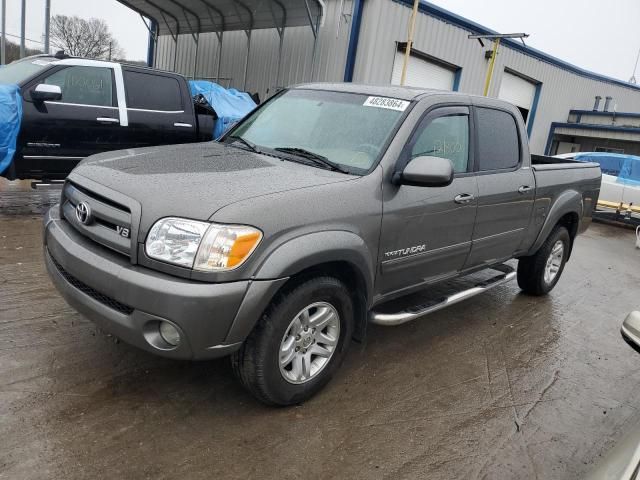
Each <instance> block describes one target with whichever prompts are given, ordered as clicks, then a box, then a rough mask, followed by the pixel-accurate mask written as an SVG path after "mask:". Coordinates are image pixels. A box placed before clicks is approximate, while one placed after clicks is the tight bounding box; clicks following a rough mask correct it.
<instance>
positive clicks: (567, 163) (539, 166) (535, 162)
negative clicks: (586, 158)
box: [531, 155, 600, 171]
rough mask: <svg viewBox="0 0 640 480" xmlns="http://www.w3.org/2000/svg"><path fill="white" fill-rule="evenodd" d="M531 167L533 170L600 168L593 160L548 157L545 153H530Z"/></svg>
mask: <svg viewBox="0 0 640 480" xmlns="http://www.w3.org/2000/svg"><path fill="white" fill-rule="evenodd" d="M531 168H533V169H534V170H535V171H545V170H568V169H576V168H577V169H583V168H600V165H598V164H597V163H594V162H579V161H577V160H569V159H568V158H557V157H548V156H546V155H531Z"/></svg>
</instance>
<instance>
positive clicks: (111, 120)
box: [96, 117, 120, 123]
mask: <svg viewBox="0 0 640 480" xmlns="http://www.w3.org/2000/svg"><path fill="white" fill-rule="evenodd" d="M96 120H97V121H98V122H100V123H120V120H119V119H117V118H111V117H98V118H96Z"/></svg>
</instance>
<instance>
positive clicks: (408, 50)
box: [400, 0, 420, 85]
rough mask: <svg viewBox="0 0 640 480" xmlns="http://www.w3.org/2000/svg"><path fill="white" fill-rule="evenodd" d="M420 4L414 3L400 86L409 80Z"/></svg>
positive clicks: (417, 0) (416, 0) (418, 0)
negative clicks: (410, 59) (409, 68)
mask: <svg viewBox="0 0 640 480" xmlns="http://www.w3.org/2000/svg"><path fill="white" fill-rule="evenodd" d="M419 4H420V0H414V1H413V10H412V11H411V19H410V20H409V34H408V35H407V47H406V48H405V50H404V61H403V62H402V75H401V76H400V85H404V81H405V80H406V79H407V67H408V66H409V56H410V55H411V45H413V31H414V30H415V28H416V17H417V16H418V5H419Z"/></svg>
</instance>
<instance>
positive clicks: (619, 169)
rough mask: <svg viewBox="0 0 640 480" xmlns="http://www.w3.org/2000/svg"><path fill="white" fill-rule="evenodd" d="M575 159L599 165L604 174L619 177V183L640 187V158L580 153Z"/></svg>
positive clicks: (618, 154)
mask: <svg viewBox="0 0 640 480" xmlns="http://www.w3.org/2000/svg"><path fill="white" fill-rule="evenodd" d="M575 159H576V160H578V161H579V162H595V163H598V164H599V165H600V169H601V170H602V173H606V174H607V175H613V176H614V177H618V178H617V180H616V181H617V182H618V183H624V184H630V185H640V157H636V156H635V155H623V154H621V153H606V152H591V153H578V154H576V156H575Z"/></svg>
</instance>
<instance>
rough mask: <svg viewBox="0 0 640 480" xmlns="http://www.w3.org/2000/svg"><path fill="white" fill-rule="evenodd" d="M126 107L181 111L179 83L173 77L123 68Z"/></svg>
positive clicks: (182, 108)
mask: <svg viewBox="0 0 640 480" xmlns="http://www.w3.org/2000/svg"><path fill="white" fill-rule="evenodd" d="M122 73H123V75H124V85H125V91H126V98H127V107H128V108H136V109H139V110H155V111H161V112H182V111H183V110H184V105H183V104H182V93H181V90H180V83H179V82H178V80H177V79H176V78H174V77H169V76H164V75H156V74H150V73H143V72H134V71H131V70H125V71H123V72H122Z"/></svg>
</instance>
